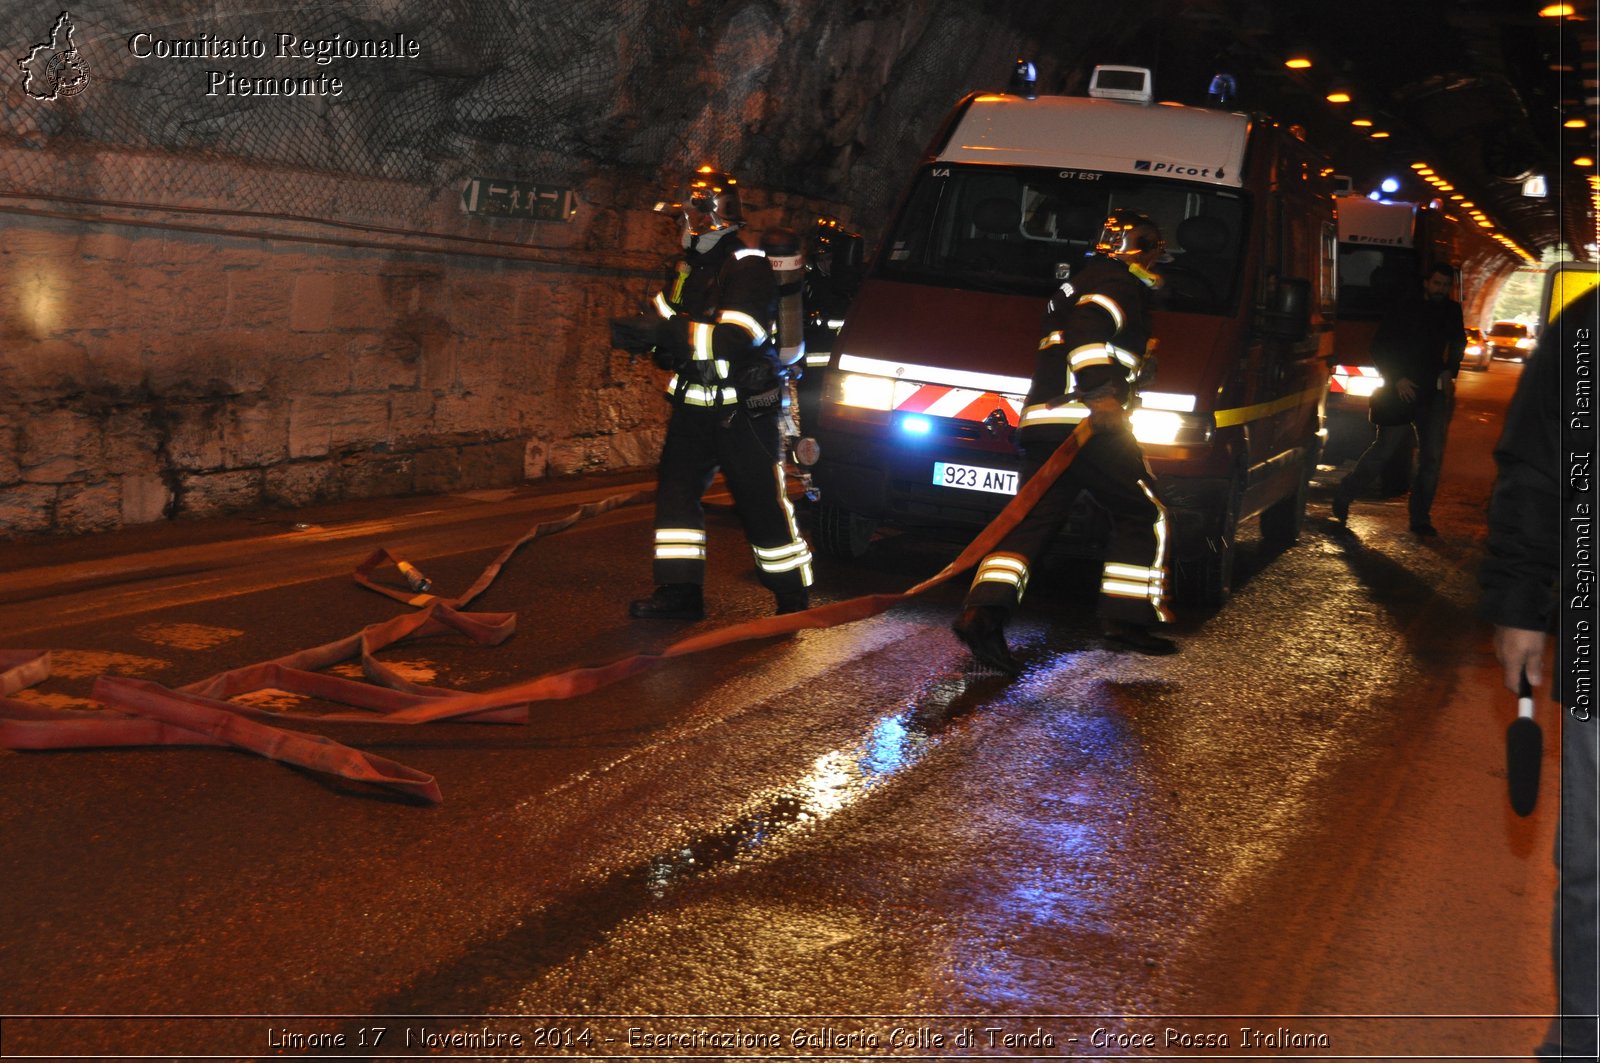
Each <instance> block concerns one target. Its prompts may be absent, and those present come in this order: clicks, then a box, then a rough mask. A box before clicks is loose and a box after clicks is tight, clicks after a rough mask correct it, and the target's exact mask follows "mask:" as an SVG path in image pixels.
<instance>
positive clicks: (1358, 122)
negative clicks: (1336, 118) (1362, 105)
mask: <svg viewBox="0 0 1600 1063" xmlns="http://www.w3.org/2000/svg"><path fill="white" fill-rule="evenodd" d="M1350 124H1351V125H1353V126H1360V127H1361V128H1362V129H1366V128H1368V127H1369V126H1371V125H1372V119H1370V118H1356V119H1353V120H1352V121H1351V122H1350Z"/></svg>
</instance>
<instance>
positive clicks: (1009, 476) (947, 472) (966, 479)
mask: <svg viewBox="0 0 1600 1063" xmlns="http://www.w3.org/2000/svg"><path fill="white" fill-rule="evenodd" d="M933 482H934V485H935V486H937V487H959V488H961V489H963V490H966V491H993V492H994V493H995V494H997V495H1014V494H1016V493H1017V474H1016V473H1015V472H1013V471H1010V470H1007V469H985V468H983V467H982V466H980V465H956V464H953V463H951V462H948V461H936V462H934V463H933Z"/></svg>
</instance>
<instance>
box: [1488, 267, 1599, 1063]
mask: <svg viewBox="0 0 1600 1063" xmlns="http://www.w3.org/2000/svg"><path fill="white" fill-rule="evenodd" d="M1597 314H1600V291H1597V290H1595V289H1591V290H1590V291H1588V292H1587V293H1585V294H1584V295H1581V296H1579V297H1578V298H1577V299H1575V300H1574V301H1573V302H1572V303H1571V304H1569V305H1568V306H1567V308H1566V309H1565V310H1564V311H1563V312H1562V313H1561V315H1560V316H1559V317H1557V318H1556V320H1555V321H1553V322H1551V323H1550V324H1549V325H1547V326H1546V328H1545V330H1544V335H1543V336H1542V337H1541V338H1540V340H1539V345H1538V347H1537V348H1536V349H1535V351H1534V354H1533V357H1532V358H1531V359H1530V360H1529V361H1528V364H1527V367H1526V368H1525V369H1523V371H1522V379H1521V380H1520V381H1518V383H1517V393H1516V396H1515V397H1514V398H1513V399H1512V400H1511V408H1510V409H1509V410H1508V411H1507V413H1506V423H1505V429H1504V430H1503V432H1502V433H1501V436H1500V443H1499V445H1498V446H1496V447H1495V452H1494V456H1495V460H1496V462H1498V464H1499V466H1500V470H1499V476H1498V477H1497V478H1496V480H1495V484H1494V492H1493V494H1491V496H1490V499H1489V535H1488V539H1487V542H1486V543H1485V546H1486V553H1487V556H1486V557H1485V559H1484V563H1483V568H1482V570H1481V571H1480V573H1479V577H1478V579H1479V583H1480V584H1481V586H1482V588H1483V602H1482V613H1483V616H1484V618H1485V619H1486V620H1488V621H1489V622H1490V623H1492V624H1494V626H1495V628H1494V647H1495V654H1496V656H1497V657H1498V658H1499V659H1500V663H1501V665H1502V667H1503V668H1504V669H1505V684H1506V687H1507V688H1508V689H1509V690H1511V691H1513V692H1516V691H1518V687H1519V685H1520V683H1519V681H1520V679H1521V677H1522V676H1524V675H1525V676H1527V679H1528V683H1529V685H1530V686H1532V687H1533V689H1534V690H1535V691H1538V690H1539V688H1540V687H1542V686H1543V685H1544V680H1545V667H1544V657H1545V652H1546V649H1547V647H1548V643H1549V642H1550V638H1549V632H1551V631H1552V630H1553V629H1554V628H1555V627H1556V621H1557V618H1558V616H1559V614H1560V609H1561V598H1562V593H1561V577H1562V574H1563V573H1562V568H1561V566H1562V557H1561V543H1562V526H1563V522H1564V520H1565V519H1567V518H1568V515H1569V512H1570V513H1571V514H1573V515H1575V516H1582V517H1584V518H1585V523H1586V524H1588V525H1591V526H1592V524H1593V521H1594V517H1593V514H1592V512H1591V513H1588V514H1583V513H1581V511H1580V510H1579V506H1578V503H1577V502H1576V501H1575V500H1574V499H1573V498H1572V495H1573V493H1574V491H1575V490H1576V488H1575V485H1574V480H1573V477H1571V476H1569V475H1567V463H1566V462H1565V461H1564V460H1563V455H1564V448H1563V444H1562V438H1561V437H1562V431H1561V429H1562V425H1563V423H1565V422H1566V418H1565V417H1564V410H1563V402H1562V394H1561V378H1562V363H1563V362H1564V361H1565V360H1566V359H1567V357H1568V356H1569V355H1571V354H1576V353H1580V352H1582V353H1583V355H1584V360H1586V361H1587V363H1588V364H1589V365H1590V366H1592V365H1593V363H1594V351H1595V335H1596V333H1597V332H1600V321H1597V318H1596V315H1597ZM1576 362H1577V359H1574V362H1573V363H1569V364H1576ZM1579 379H1582V377H1579ZM1588 425H1589V428H1588V431H1589V436H1588V438H1587V439H1586V440H1581V439H1580V440H1578V441H1577V443H1576V448H1577V449H1578V450H1580V451H1581V452H1582V453H1584V454H1588V455H1592V454H1593V447H1594V435H1593V432H1594V428H1593V419H1592V417H1591V418H1590V419H1589V420H1588ZM1577 427H1578V426H1577V425H1573V428H1574V429H1576V428H1577ZM1587 490H1589V491H1590V492H1591V493H1592V488H1587ZM1585 505H1589V504H1588V503H1586V504H1585ZM1589 568H1590V569H1591V570H1592V565H1591V566H1589ZM1572 607H1573V608H1574V609H1576V608H1577V604H1576V603H1573V606H1572ZM1591 609H1592V607H1591ZM1591 609H1585V610H1584V612H1585V613H1586V614H1587V615H1588V616H1592V615H1593V613H1592V611H1591ZM1586 622H1587V620H1586ZM1574 648H1575V647H1567V648H1566V649H1559V648H1558V650H1557V653H1556V664H1557V668H1556V672H1555V676H1554V677H1553V678H1554V681H1553V682H1552V683H1551V697H1552V698H1553V699H1554V700H1555V701H1556V702H1557V703H1560V702H1562V701H1563V700H1564V694H1565V695H1571V694H1573V693H1576V692H1575V691H1563V689H1562V686H1561V679H1562V671H1563V670H1562V668H1561V667H1560V666H1561V664H1562V662H1563V661H1565V660H1566V659H1567V658H1568V654H1569V653H1570V652H1571V651H1572V650H1573V649H1574ZM1565 700H1568V701H1569V702H1570V705H1569V706H1568V712H1567V715H1566V717H1565V718H1564V719H1563V720H1562V725H1561V829H1560V831H1559V832H1558V835H1557V838H1556V865H1557V867H1558V869H1559V874H1560V885H1559V886H1558V889H1557V894H1556V905H1555V920H1554V924H1555V925H1554V950H1555V968H1556V980H1557V986H1558V991H1559V995H1560V1001H1561V1008H1560V1010H1561V1012H1562V1014H1561V1016H1558V1017H1557V1019H1556V1020H1555V1021H1554V1022H1552V1023H1551V1025H1550V1030H1549V1033H1548V1034H1547V1035H1546V1037H1545V1043H1544V1044H1543V1045H1540V1046H1539V1048H1538V1049H1537V1055H1538V1056H1539V1057H1540V1058H1541V1059H1569V1060H1580V1059H1581V1060H1588V1061H1590V1063H1593V1060H1594V1059H1595V1032H1596V1021H1597V1020H1596V1012H1597V1010H1600V989H1597V986H1596V966H1597V963H1600V958H1597V955H1596V953H1597V940H1596V939H1597V934H1600V930H1597V924H1596V919H1597V915H1596V907H1597V895H1600V867H1597V863H1600V856H1597V852H1596V833H1597V831H1600V823H1597V816H1596V805H1597V803H1600V794H1597V789H1596V787H1597V785H1600V783H1597V781H1596V763H1597V761H1600V737H1597V733H1596V728H1597V724H1596V721H1595V718H1594V714H1593V712H1592V710H1590V709H1588V708H1586V707H1585V704H1586V703H1585V701H1584V700H1583V699H1581V698H1572V697H1567V698H1566V699H1565Z"/></svg>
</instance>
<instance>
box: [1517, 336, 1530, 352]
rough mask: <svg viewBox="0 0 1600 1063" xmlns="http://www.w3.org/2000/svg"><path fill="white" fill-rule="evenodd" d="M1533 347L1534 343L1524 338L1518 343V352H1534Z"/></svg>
mask: <svg viewBox="0 0 1600 1063" xmlns="http://www.w3.org/2000/svg"><path fill="white" fill-rule="evenodd" d="M1533 345H1534V341H1533V340H1530V339H1528V338H1527V337H1526V336H1524V337H1523V338H1522V339H1520V340H1518V341H1517V350H1519V351H1531V350H1533Z"/></svg>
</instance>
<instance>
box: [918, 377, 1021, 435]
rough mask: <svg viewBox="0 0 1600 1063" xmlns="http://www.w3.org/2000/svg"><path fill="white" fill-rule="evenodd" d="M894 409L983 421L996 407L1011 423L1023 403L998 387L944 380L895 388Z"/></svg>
mask: <svg viewBox="0 0 1600 1063" xmlns="http://www.w3.org/2000/svg"><path fill="white" fill-rule="evenodd" d="M894 409H895V412H896V413H924V414H927V415H928V416H929V417H954V418H956V419H957V420H961V421H982V420H983V419H984V418H986V417H988V416H989V415H990V414H991V413H993V412H994V411H995V410H999V411H1001V412H1002V413H1003V414H1005V418H1006V423H1007V424H1010V425H1014V424H1016V423H1017V420H1018V418H1019V417H1020V416H1021V414H1022V403H1021V402H1020V401H1018V400H1017V399H1014V398H1012V397H1011V396H1009V395H1002V394H1000V393H999V392H997V391H976V390H974V389H972V388H952V387H946V386H945V385H944V384H911V385H905V384H902V385H899V386H897V387H896V388H895V396H894Z"/></svg>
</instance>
